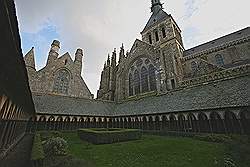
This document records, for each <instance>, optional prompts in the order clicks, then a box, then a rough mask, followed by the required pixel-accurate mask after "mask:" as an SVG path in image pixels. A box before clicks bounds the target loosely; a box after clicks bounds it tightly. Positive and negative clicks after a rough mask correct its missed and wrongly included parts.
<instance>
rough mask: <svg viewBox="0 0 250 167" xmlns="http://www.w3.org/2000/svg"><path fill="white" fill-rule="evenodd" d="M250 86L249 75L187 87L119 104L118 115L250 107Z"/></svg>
mask: <svg viewBox="0 0 250 167" xmlns="http://www.w3.org/2000/svg"><path fill="white" fill-rule="evenodd" d="M249 85H250V78H249V76H247V77H241V78H237V79H231V80H225V81H221V82H216V83H211V84H207V85H202V86H197V87H192V88H186V89H183V90H179V91H175V92H171V93H168V94H166V95H162V96H155V97H148V98H144V99H141V100H138V101H130V102H126V103H122V104H118V105H117V108H116V113H119V115H134V114H153V113H167V112H177V111H178V112H179V111H189V110H200V109H214V108H223V107H236V106H237V107H239V106H249V104H250V89H248V88H249Z"/></svg>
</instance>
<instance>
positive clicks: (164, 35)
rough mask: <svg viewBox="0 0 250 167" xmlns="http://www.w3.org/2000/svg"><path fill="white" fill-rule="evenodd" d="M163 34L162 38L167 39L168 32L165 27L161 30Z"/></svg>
mask: <svg viewBox="0 0 250 167" xmlns="http://www.w3.org/2000/svg"><path fill="white" fill-rule="evenodd" d="M161 32H162V37H163V38H165V37H166V31H165V28H164V27H162V28H161Z"/></svg>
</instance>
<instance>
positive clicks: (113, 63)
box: [111, 48, 116, 67]
mask: <svg viewBox="0 0 250 167" xmlns="http://www.w3.org/2000/svg"><path fill="white" fill-rule="evenodd" d="M111 66H112V67H115V66H116V48H114V52H113V53H112V58H111Z"/></svg>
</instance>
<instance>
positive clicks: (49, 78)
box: [24, 40, 93, 99]
mask: <svg viewBox="0 0 250 167" xmlns="http://www.w3.org/2000/svg"><path fill="white" fill-rule="evenodd" d="M59 49H60V42H59V41H57V40H54V41H53V43H52V44H51V49H50V51H49V55H48V59H47V64H46V66H45V67H44V68H42V69H41V70H39V71H37V70H36V68H35V58H34V57H35V56H34V48H32V49H31V50H30V51H29V52H28V53H27V54H26V55H25V57H24V59H25V64H26V69H27V71H28V76H29V83H30V88H31V91H32V92H33V93H45V94H57V95H63V96H72V97H80V98H88V99H93V95H92V94H91V92H90V91H89V89H88V87H87V85H86V83H85V82H84V80H83V78H82V76H81V71H82V58H83V51H82V49H77V51H76V54H75V60H74V61H73V60H72V59H71V56H70V55H69V53H68V52H67V53H65V54H64V55H62V56H61V57H59V54H58V51H59Z"/></svg>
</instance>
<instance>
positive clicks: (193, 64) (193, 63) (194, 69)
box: [191, 61, 198, 72]
mask: <svg viewBox="0 0 250 167" xmlns="http://www.w3.org/2000/svg"><path fill="white" fill-rule="evenodd" d="M197 68H198V66H197V63H196V62H195V61H192V62H191V69H192V72H195V71H196V70H197Z"/></svg>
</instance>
